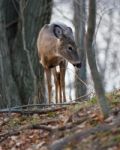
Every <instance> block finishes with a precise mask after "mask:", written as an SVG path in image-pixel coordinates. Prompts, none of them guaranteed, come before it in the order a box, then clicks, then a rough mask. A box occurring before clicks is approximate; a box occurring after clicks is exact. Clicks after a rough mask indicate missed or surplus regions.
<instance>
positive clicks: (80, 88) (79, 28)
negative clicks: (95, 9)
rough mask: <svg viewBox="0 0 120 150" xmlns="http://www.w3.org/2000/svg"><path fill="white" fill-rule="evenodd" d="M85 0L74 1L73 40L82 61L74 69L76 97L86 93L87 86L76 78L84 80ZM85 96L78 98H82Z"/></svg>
mask: <svg viewBox="0 0 120 150" xmlns="http://www.w3.org/2000/svg"><path fill="white" fill-rule="evenodd" d="M85 5H86V2H85V0H76V1H74V26H75V41H76V44H77V47H78V48H79V49H78V53H79V55H80V58H81V61H82V68H81V69H80V70H78V69H76V72H75V73H76V74H77V76H75V95H76V98H78V97H80V96H83V95H86V91H87V88H86V86H85V85H84V84H83V83H82V82H80V81H79V80H78V77H79V78H80V79H81V80H82V81H83V82H86V54H85V48H84V39H85V18H86V12H85ZM85 98H86V97H83V98H81V99H80V101H81V100H84V99H85Z"/></svg>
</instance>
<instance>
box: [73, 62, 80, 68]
mask: <svg viewBox="0 0 120 150" xmlns="http://www.w3.org/2000/svg"><path fill="white" fill-rule="evenodd" d="M73 66H75V67H77V68H81V67H82V63H81V62H80V63H76V64H73Z"/></svg>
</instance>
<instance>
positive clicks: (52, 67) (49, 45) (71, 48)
mask: <svg viewBox="0 0 120 150" xmlns="http://www.w3.org/2000/svg"><path fill="white" fill-rule="evenodd" d="M37 49H38V57H39V61H40V63H41V64H42V66H43V68H44V71H45V75H46V81H47V89H48V103H49V104H51V93H52V82H51V76H52V75H53V77H54V83H55V93H56V103H58V96H59V101H60V103H62V102H63V101H64V102H66V94H65V73H66V67H67V63H68V62H69V63H71V64H72V65H74V66H75V67H77V68H81V61H80V58H79V55H78V52H77V47H76V44H75V40H74V36H73V31H72V29H71V28H70V27H69V26H67V25H66V24H64V23H51V24H45V25H44V26H43V27H42V29H41V30H40V32H39V34H38V38H37ZM56 67H59V71H57V69H56Z"/></svg>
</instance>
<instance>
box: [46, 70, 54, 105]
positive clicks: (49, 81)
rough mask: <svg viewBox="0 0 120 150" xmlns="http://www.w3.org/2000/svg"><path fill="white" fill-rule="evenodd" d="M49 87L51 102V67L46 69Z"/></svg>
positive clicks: (49, 99)
mask: <svg viewBox="0 0 120 150" xmlns="http://www.w3.org/2000/svg"><path fill="white" fill-rule="evenodd" d="M45 73H46V80H47V88H48V101H49V104H50V103H51V92H52V83H51V69H45Z"/></svg>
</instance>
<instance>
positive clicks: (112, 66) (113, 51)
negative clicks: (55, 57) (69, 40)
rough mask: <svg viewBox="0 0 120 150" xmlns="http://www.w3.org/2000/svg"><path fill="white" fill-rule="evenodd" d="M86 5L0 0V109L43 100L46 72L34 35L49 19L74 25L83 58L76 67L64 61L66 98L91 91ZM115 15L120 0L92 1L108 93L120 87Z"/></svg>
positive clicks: (119, 14) (77, 0)
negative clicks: (66, 66) (75, 68)
mask: <svg viewBox="0 0 120 150" xmlns="http://www.w3.org/2000/svg"><path fill="white" fill-rule="evenodd" d="M88 6H89V5H88V0H86V1H85V0H69V1H68V0H64V2H63V1H62V0H39V1H38V0H34V1H33V0H21V1H19V0H1V1H0V108H3V107H8V106H9V107H10V106H16V105H21V104H22V105H23V104H28V103H43V102H45V101H46V90H45V84H44V72H43V68H42V66H41V65H40V64H39V60H38V55H37V48H36V38H37V35H38V33H39V31H40V29H41V27H42V26H43V25H44V24H46V23H49V22H56V21H59V22H64V23H66V24H67V25H68V26H70V27H72V29H73V31H74V35H75V40H76V44H77V46H78V51H79V54H80V58H81V60H82V65H83V66H82V68H81V69H80V70H74V68H73V67H72V66H71V65H70V64H69V65H68V68H67V74H66V81H67V85H66V88H67V90H66V91H67V94H66V95H67V99H68V100H69V99H76V98H78V97H80V96H83V95H86V94H87V93H89V89H90V88H93V82H92V78H91V73H90V69H89V66H88V62H87V57H86V51H85V47H84V46H85V39H86V29H87V23H88V22H87V20H88V15H89V13H88V8H89V7H88ZM119 20H120V1H119V0H109V3H108V1H107V0H101V1H100V0H97V1H96V29H95V35H94V41H93V44H94V55H95V58H96V62H97V67H98V71H99V73H100V76H101V78H102V81H103V85H104V87H105V91H107V92H108V91H112V90H114V89H116V88H120V78H119V74H120V69H119V65H120V61H119V55H120V54H119V53H120V51H119V48H120V43H119V40H120V29H119V26H120V22H119ZM75 74H77V76H76V75H75ZM78 77H79V78H80V79H81V80H82V81H84V82H85V83H87V85H88V86H87V87H86V86H85V85H84V84H83V83H82V82H80V81H79V79H78ZM84 99H85V97H84V98H83V99H81V98H80V99H79V100H80V101H81V100H84Z"/></svg>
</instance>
